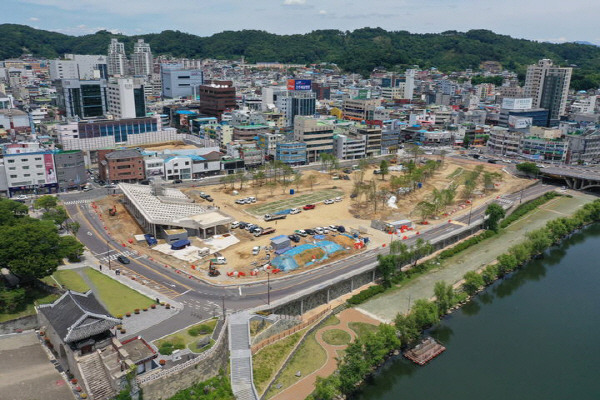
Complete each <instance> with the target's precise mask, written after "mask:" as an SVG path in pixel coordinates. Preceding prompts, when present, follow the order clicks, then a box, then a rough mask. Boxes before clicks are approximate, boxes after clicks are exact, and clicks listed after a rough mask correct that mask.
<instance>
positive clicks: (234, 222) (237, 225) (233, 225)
mask: <svg viewBox="0 0 600 400" xmlns="http://www.w3.org/2000/svg"><path fill="white" fill-rule="evenodd" d="M239 226H240V223H239V222H238V221H233V222H232V223H231V229H235V228H237V227H239Z"/></svg>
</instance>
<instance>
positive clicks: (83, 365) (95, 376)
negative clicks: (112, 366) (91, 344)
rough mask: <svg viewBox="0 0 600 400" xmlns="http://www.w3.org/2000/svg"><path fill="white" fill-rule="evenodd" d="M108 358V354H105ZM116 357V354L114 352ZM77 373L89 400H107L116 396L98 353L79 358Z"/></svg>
mask: <svg viewBox="0 0 600 400" xmlns="http://www.w3.org/2000/svg"><path fill="white" fill-rule="evenodd" d="M107 356H108V354H107ZM115 356H116V352H115ZM78 364H79V371H80V372H81V376H82V378H83V382H84V384H85V387H86V389H87V393H88V395H89V398H90V399H91V400H108V399H111V398H113V397H114V396H116V395H117V393H116V391H115V390H114V389H113V387H112V386H111V384H110V378H109V376H108V375H107V372H106V370H105V367H104V363H103V360H102V358H101V356H100V353H99V352H94V353H92V354H88V355H85V356H83V357H81V358H79V363H78Z"/></svg>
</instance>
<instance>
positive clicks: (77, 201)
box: [63, 199, 92, 206]
mask: <svg viewBox="0 0 600 400" xmlns="http://www.w3.org/2000/svg"><path fill="white" fill-rule="evenodd" d="M91 202H92V200H90V199H82V200H71V201H64V202H63V204H64V205H66V206H68V205H72V204H89V203H91Z"/></svg>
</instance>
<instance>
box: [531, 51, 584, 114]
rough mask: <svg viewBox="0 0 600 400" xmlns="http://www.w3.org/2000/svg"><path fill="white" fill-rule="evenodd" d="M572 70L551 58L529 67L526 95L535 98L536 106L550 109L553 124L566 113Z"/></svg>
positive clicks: (534, 104)
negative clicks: (558, 64)
mask: <svg viewBox="0 0 600 400" xmlns="http://www.w3.org/2000/svg"><path fill="white" fill-rule="evenodd" d="M572 71H573V69H572V68H561V67H556V66H554V65H553V63H552V60H549V59H543V60H540V61H538V63H537V64H534V65H530V66H529V67H527V75H526V76H525V87H524V92H525V93H524V95H525V97H531V98H532V99H533V107H534V108H545V109H547V110H548V118H549V120H550V121H549V123H550V124H551V125H552V122H553V121H558V119H559V117H560V116H561V115H564V114H565V108H566V106H567V95H568V94H569V85H570V83H571V73H572Z"/></svg>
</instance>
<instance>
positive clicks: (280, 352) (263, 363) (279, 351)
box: [252, 329, 306, 393]
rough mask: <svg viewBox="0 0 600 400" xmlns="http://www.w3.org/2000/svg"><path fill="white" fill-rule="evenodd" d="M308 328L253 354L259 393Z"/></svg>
mask: <svg viewBox="0 0 600 400" xmlns="http://www.w3.org/2000/svg"><path fill="white" fill-rule="evenodd" d="M305 331H306V329H303V330H301V331H298V332H296V333H294V334H293V335H290V336H288V337H286V338H285V339H282V340H279V341H277V342H275V343H273V344H271V345H269V346H267V347H265V348H263V349H262V350H260V351H259V352H258V353H256V354H255V355H254V356H252V371H253V373H254V384H255V385H256V390H257V391H258V393H262V392H263V390H265V387H266V385H267V383H269V380H270V379H271V377H272V376H273V375H274V374H275V373H276V372H277V371H279V368H281V364H282V363H283V361H284V360H285V358H286V357H287V356H288V354H290V352H291V351H292V349H293V348H294V346H295V345H296V343H298V341H299V340H300V338H301V337H302V335H303V334H304V332H305Z"/></svg>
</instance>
